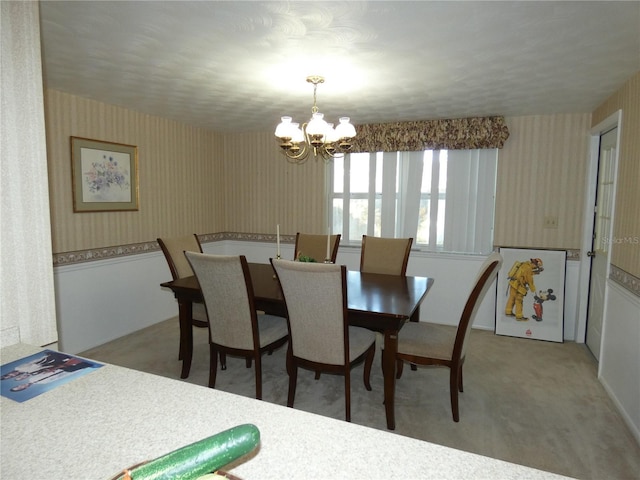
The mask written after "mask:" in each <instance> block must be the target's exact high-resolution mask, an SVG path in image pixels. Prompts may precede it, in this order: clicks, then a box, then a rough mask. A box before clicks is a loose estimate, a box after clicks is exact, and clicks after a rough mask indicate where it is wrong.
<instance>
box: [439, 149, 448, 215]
mask: <svg viewBox="0 0 640 480" xmlns="http://www.w3.org/2000/svg"><path fill="white" fill-rule="evenodd" d="M438 191H439V192H440V193H446V192H447V151H446V150H441V151H440V178H439V181H438ZM443 207H444V205H443Z"/></svg>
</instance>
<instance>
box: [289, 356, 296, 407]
mask: <svg viewBox="0 0 640 480" xmlns="http://www.w3.org/2000/svg"><path fill="white" fill-rule="evenodd" d="M292 363H293V362H292ZM287 370H288V372H289V395H288V396H287V407H293V400H294V399H295V397H296V382H297V381H298V366H297V365H293V364H291V365H290V366H289V367H288V368H287Z"/></svg>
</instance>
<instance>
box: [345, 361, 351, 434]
mask: <svg viewBox="0 0 640 480" xmlns="http://www.w3.org/2000/svg"><path fill="white" fill-rule="evenodd" d="M344 404H345V405H344V406H345V418H346V420H347V422H350V421H351V365H347V371H346V372H345V374H344Z"/></svg>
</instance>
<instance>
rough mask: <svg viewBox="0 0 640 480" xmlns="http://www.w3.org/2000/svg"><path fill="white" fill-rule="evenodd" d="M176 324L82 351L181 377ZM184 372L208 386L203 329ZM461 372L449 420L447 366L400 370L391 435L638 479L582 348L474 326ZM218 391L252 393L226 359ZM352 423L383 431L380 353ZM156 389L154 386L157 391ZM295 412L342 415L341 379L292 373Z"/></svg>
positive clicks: (636, 452) (277, 393)
mask: <svg viewBox="0 0 640 480" xmlns="http://www.w3.org/2000/svg"><path fill="white" fill-rule="evenodd" d="M178 335H179V332H178V322H177V320H176V319H171V320H168V321H165V322H162V323H159V324H157V325H154V326H152V327H149V328H147V329H145V330H142V331H140V332H137V333H134V334H132V335H129V336H127V337H124V338H122V339H119V340H116V341H113V342H110V343H108V344H105V345H103V346H101V347H97V348H94V349H91V350H88V351H86V352H83V353H82V355H84V356H87V357H90V358H93V359H96V360H99V361H104V362H108V363H112V364H116V365H121V366H125V367H130V368H134V369H137V370H143V371H145V372H149V373H154V374H157V375H162V376H165V377H170V378H175V379H179V377H180V368H181V362H179V361H178V359H177V354H178ZM194 337H195V340H194V341H195V348H194V358H193V365H192V371H191V375H190V376H189V378H188V379H186V380H185V381H188V382H190V383H195V384H198V385H203V386H206V385H207V382H208V365H209V349H208V345H207V331H206V329H198V328H196V329H194ZM470 338H471V339H470V343H469V347H468V353H467V361H466V364H465V370H464V381H465V384H464V388H465V391H464V393H462V394H461V397H460V422H459V423H455V422H453V420H452V417H451V407H450V404H449V380H448V370H447V369H445V368H420V369H419V370H418V371H411V369H409V368H405V369H404V374H403V376H402V378H401V379H400V380H399V381H398V382H397V387H396V430H395V431H394V432H395V433H396V434H399V435H405V436H409V437H414V438H419V439H422V440H426V441H429V442H433V443H437V444H440V445H446V446H450V447H454V448H457V449H460V450H465V451H469V452H473V453H477V454H481V455H486V456H490V457H494V458H498V459H501V460H506V461H509V462H513V463H518V464H522V465H527V466H530V467H534V468H538V469H541V470H546V471H550V472H554V473H559V474H562V475H567V476H570V477H575V478H580V479H624V480H627V479H629V480H636V479H640V447H639V446H638V444H637V443H636V441H635V439H634V438H633V436H632V435H631V433H630V431H629V429H628V428H627V426H626V425H625V424H624V422H623V420H622V419H621V417H620V415H619V413H618V412H617V410H616V408H615V407H614V405H613V403H612V401H611V400H610V399H609V397H608V396H607V394H606V392H605V390H604V388H603V387H602V385H601V384H600V383H599V382H598V380H597V378H596V370H597V364H596V362H595V360H594V359H593V357H592V356H591V354H590V353H589V351H588V350H587V348H586V347H585V346H584V345H582V344H575V343H564V344H558V343H550V342H541V341H536V340H528V339H520V338H510V337H503V336H496V335H494V334H493V333H491V332H485V331H478V330H474V331H473V333H472V335H471V337H470ZM285 349H286V347H284V348H281V349H280V350H278V351H276V352H274V353H273V355H271V356H265V357H264V360H263V399H264V401H268V402H272V403H276V404H279V405H286V399H287V386H288V377H287V374H286V371H285ZM227 364H228V369H227V370H226V371H219V372H218V381H217V384H216V388H218V389H220V390H224V391H227V392H232V393H236V394H239V395H243V396H248V397H254V396H255V383H254V378H255V377H254V372H253V369H247V368H246V367H245V362H244V360H243V359H238V358H228V360H227ZM351 383H352V385H351V395H352V400H351V402H352V403H351V412H352V413H351V415H352V422H353V423H357V424H361V425H366V426H370V427H373V428H377V429H381V430H386V422H385V414H384V406H383V404H382V389H383V385H382V374H381V370H380V352H379V351H378V352H376V359H375V361H374V369H373V372H372V378H371V385H372V387H373V391H371V392H368V391H366V390H365V388H364V385H363V382H362V366H360V367H358V368H356V369H355V370H354V371H353V373H352V382H351ZM159 394H161V392H159ZM295 408H297V409H301V410H305V411H308V412H312V413H316V414H320V415H325V416H329V417H333V418H338V419H344V380H343V378H342V377H338V376H331V375H323V376H322V377H321V378H320V379H319V380H317V381H316V380H315V379H314V376H313V373H312V372H308V371H305V370H300V371H299V373H298V388H297V393H296V401H295Z"/></svg>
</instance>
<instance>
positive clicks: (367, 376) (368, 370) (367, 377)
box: [364, 346, 376, 391]
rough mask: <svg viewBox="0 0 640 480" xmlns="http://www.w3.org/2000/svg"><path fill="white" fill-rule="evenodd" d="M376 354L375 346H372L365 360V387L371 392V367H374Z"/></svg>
mask: <svg viewBox="0 0 640 480" xmlns="http://www.w3.org/2000/svg"><path fill="white" fill-rule="evenodd" d="M375 353H376V351H375V346H372V347H371V348H370V349H369V351H368V352H367V356H366V357H365V359H364V387H365V388H366V389H367V390H368V391H371V366H372V365H373V357H374V355H375Z"/></svg>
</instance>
